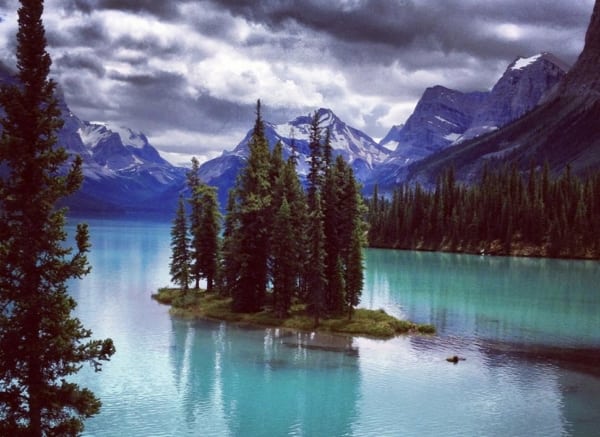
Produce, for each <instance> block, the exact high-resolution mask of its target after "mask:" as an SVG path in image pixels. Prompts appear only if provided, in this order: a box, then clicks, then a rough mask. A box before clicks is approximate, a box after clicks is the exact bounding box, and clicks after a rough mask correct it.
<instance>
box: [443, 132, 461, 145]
mask: <svg viewBox="0 0 600 437" xmlns="http://www.w3.org/2000/svg"><path fill="white" fill-rule="evenodd" d="M461 137H462V135H461V134H459V133H451V134H448V135H445V136H444V139H445V140H448V141H450V142H451V143H453V142H455V141H456V140H458V139H459V138H461Z"/></svg>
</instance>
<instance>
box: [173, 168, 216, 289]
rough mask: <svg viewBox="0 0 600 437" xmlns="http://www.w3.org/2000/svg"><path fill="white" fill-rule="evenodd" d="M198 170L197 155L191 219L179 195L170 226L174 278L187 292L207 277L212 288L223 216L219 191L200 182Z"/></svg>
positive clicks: (190, 181) (192, 174)
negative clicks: (218, 198)
mask: <svg viewBox="0 0 600 437" xmlns="http://www.w3.org/2000/svg"><path fill="white" fill-rule="evenodd" d="M198 170H199V162H198V160H197V159H196V158H195V157H194V158H192V168H191V170H190V171H189V172H188V175H187V185H188V189H189V191H190V197H189V199H188V202H189V210H190V214H189V215H190V216H189V220H188V218H187V217H186V210H187V209H186V206H185V201H184V199H183V197H180V198H179V203H178V206H177V212H176V214H175V219H174V220H173V226H172V227H171V263H170V265H169V267H170V274H171V281H172V282H173V283H174V284H176V285H177V286H178V287H180V288H181V289H182V290H183V291H184V293H185V292H187V291H188V289H189V286H190V284H191V283H194V284H195V288H196V289H198V288H199V287H200V280H201V279H204V280H206V286H207V289H208V291H211V290H212V289H213V286H214V284H215V281H216V278H217V273H218V260H219V231H220V220H221V218H220V214H219V206H218V202H217V194H216V190H215V188H214V187H209V186H208V185H206V184H203V183H202V182H201V181H200V177H199V175H198ZM188 221H189V225H188Z"/></svg>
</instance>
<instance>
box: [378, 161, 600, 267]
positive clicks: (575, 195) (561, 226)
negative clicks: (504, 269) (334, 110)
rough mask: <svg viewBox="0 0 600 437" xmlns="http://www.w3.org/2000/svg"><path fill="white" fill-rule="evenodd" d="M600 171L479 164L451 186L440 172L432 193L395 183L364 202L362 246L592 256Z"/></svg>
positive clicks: (598, 242)
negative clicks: (464, 181)
mask: <svg viewBox="0 0 600 437" xmlns="http://www.w3.org/2000/svg"><path fill="white" fill-rule="evenodd" d="M599 198H600V174H598V173H596V174H593V175H590V176H589V177H588V178H586V179H585V180H583V181H582V180H580V179H578V178H575V177H574V176H573V175H572V174H571V172H570V169H569V168H568V167H567V169H566V170H565V172H564V174H563V175H562V176H561V177H559V178H557V179H554V180H553V179H552V178H551V177H550V171H549V166H548V165H547V164H546V165H544V166H543V167H542V168H541V169H535V168H534V167H533V166H532V167H531V168H530V169H529V170H528V171H527V172H525V173H524V174H523V173H521V172H519V171H518V169H517V168H516V167H515V166H510V167H504V168H500V169H497V170H495V171H491V170H489V169H488V168H485V169H484V170H483V172H482V174H481V181H480V183H479V184H476V185H473V186H471V187H465V186H461V185H457V184H456V183H455V182H454V173H453V171H452V170H449V171H447V172H446V173H445V174H444V175H443V176H442V178H440V180H439V181H438V183H437V185H436V188H435V190H434V191H432V192H425V191H424V190H423V189H422V188H421V187H419V186H418V185H416V186H415V187H412V188H408V187H401V188H399V189H398V190H396V191H394V193H393V195H392V198H391V200H386V199H383V198H381V197H377V198H372V199H371V200H370V202H369V214H368V217H369V222H370V229H369V244H370V245H371V246H376V247H391V248H403V249H408V248H417V249H428V250H439V249H442V250H460V251H465V252H475V253H494V254H520V255H537V256H563V257H585V258H598V257H600V237H599V236H600V208H599V202H598V199H599Z"/></svg>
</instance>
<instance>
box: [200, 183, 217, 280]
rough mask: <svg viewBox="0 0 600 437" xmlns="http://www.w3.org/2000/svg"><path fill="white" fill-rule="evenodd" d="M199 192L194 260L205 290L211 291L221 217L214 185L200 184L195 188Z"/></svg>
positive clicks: (214, 277)
mask: <svg viewBox="0 0 600 437" xmlns="http://www.w3.org/2000/svg"><path fill="white" fill-rule="evenodd" d="M197 190H198V191H200V192H201V198H200V201H201V203H202V207H201V210H202V214H201V216H200V223H199V225H198V226H199V229H197V230H195V232H194V234H195V235H196V236H197V238H198V240H199V241H198V243H197V245H196V250H197V251H198V252H197V253H196V262H197V263H198V271H199V272H200V275H201V276H202V277H203V278H204V279H206V290H207V291H212V290H213V286H214V283H215V279H216V278H217V277H218V274H219V272H218V268H219V263H218V260H219V231H220V221H221V217H220V214H219V206H218V202H217V192H216V189H215V188H214V187H209V186H207V185H201V186H200V187H198V188H197Z"/></svg>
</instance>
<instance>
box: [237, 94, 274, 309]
mask: <svg viewBox="0 0 600 437" xmlns="http://www.w3.org/2000/svg"><path fill="white" fill-rule="evenodd" d="M249 148H250V156H249V157H248V162H247V164H246V167H245V168H244V169H243V170H242V172H241V174H240V177H239V179H238V184H237V187H236V194H237V199H238V201H239V205H238V212H237V216H238V220H239V226H238V228H237V232H236V235H235V236H234V238H235V239H236V240H237V242H238V247H237V248H238V254H237V258H238V266H239V272H238V278H237V281H236V284H234V288H233V289H232V290H231V292H232V297H233V301H232V306H233V309H234V310H235V311H240V312H253V311H259V310H260V309H261V307H262V305H263V303H264V299H265V293H266V288H267V280H268V256H269V247H268V244H269V229H270V227H271V219H272V217H271V215H270V213H271V184H270V181H269V173H270V168H271V167H270V153H269V145H268V143H267V139H266V137H265V128H264V123H263V120H262V115H261V112H260V101H258V103H257V105H256V122H255V124H254V130H253V132H252V138H251V139H250V143H249Z"/></svg>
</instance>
